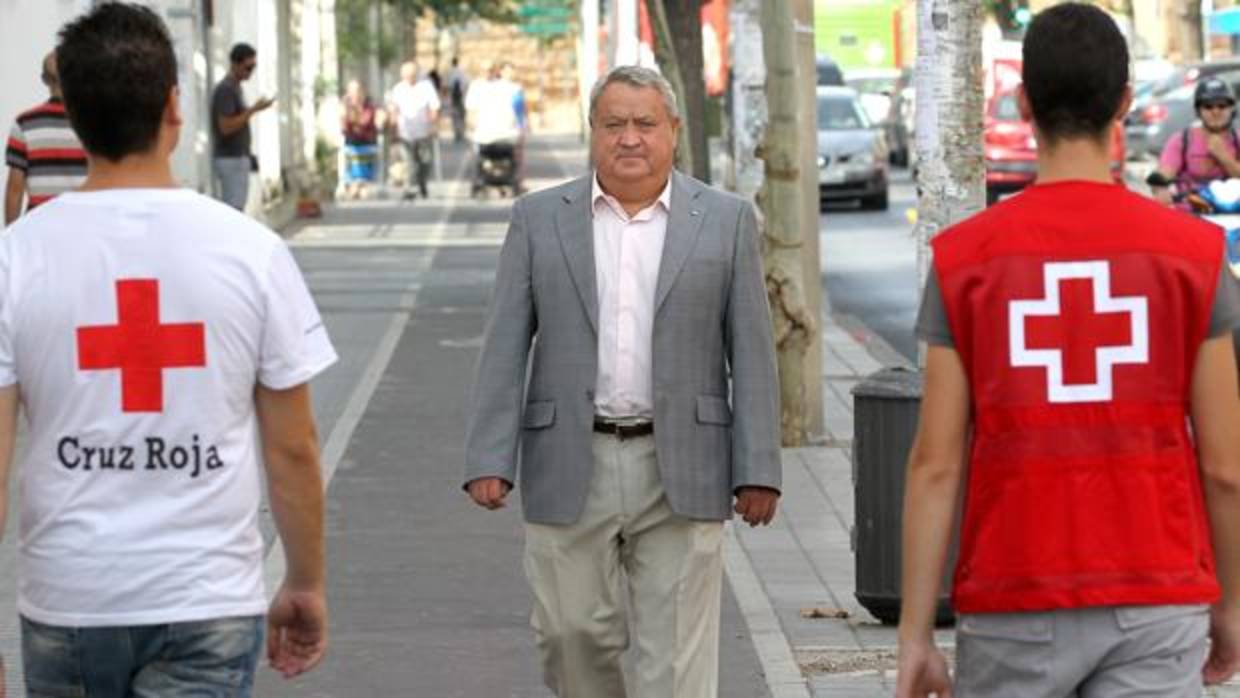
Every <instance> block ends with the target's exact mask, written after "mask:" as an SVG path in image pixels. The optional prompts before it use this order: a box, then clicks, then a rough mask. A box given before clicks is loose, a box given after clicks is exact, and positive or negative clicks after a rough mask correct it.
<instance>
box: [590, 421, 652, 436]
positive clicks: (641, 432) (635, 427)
mask: <svg viewBox="0 0 1240 698" xmlns="http://www.w3.org/2000/svg"><path fill="white" fill-rule="evenodd" d="M594 431H596V432H598V433H600V434H611V435H612V436H615V437H616V438H618V439H632V438H635V437H638V436H650V435H651V434H653V433H654V422H611V421H608V420H606V419H595V420H594Z"/></svg>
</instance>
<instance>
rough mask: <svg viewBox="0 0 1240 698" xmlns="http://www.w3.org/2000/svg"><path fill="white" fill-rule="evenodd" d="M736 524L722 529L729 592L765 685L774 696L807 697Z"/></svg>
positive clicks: (807, 694) (784, 697) (802, 682)
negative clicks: (737, 532)
mask: <svg viewBox="0 0 1240 698" xmlns="http://www.w3.org/2000/svg"><path fill="white" fill-rule="evenodd" d="M735 525H736V524H734V523H729V524H728V525H727V526H726V527H725V529H724V539H723V548H724V550H723V564H724V568H725V569H726V570H727V573H728V581H729V582H731V583H732V592H733V593H734V594H736V604H737V605H738V606H740V609H741V615H742V616H743V617H744V618H745V625H747V626H749V636H750V638H751V639H752V640H753V647H754V650H755V651H756V652H757V653H758V661H759V662H761V664H762V673H763V674H764V675H765V676H766V685H767V688H769V689H771V696H772V697H773V698H810V693H809V686H808V684H807V683H806V681H805V677H804V676H802V675H801V667H800V666H799V665H798V664H797V662H796V659H794V658H793V656H792V648H791V646H790V645H789V644H788V636H786V635H784V629H783V626H781V625H780V624H779V618H778V617H777V616H776V615H775V609H773V608H771V602H770V599H768V598H767V596H766V591H765V590H764V589H763V588H762V582H761V581H760V580H759V579H758V574H757V572H755V571H754V568H753V563H751V562H750V561H749V554H748V553H746V552H745V549H744V548H743V547H742V546H741V542H740V541H739V540H738V539H737V537H736V531H735V529H734V528H733V527H734V526H735Z"/></svg>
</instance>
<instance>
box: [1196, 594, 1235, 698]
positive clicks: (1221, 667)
mask: <svg viewBox="0 0 1240 698" xmlns="http://www.w3.org/2000/svg"><path fill="white" fill-rule="evenodd" d="M1237 669H1240V607H1237V606H1236V604H1234V603H1230V604H1226V605H1224V604H1219V605H1216V606H1215V607H1214V608H1212V609H1210V656H1209V657H1207V658H1206V665H1205V667H1204V668H1203V669H1202V671H1201V673H1202V678H1203V679H1204V680H1205V683H1206V685H1207V686H1215V685H1218V684H1221V683H1223V682H1224V681H1226V680H1227V679H1229V678H1231V676H1232V674H1234V673H1236V670H1237Z"/></svg>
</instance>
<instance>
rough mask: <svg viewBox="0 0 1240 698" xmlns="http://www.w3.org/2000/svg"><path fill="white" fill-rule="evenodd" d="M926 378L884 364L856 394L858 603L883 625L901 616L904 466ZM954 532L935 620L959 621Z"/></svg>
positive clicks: (854, 450) (854, 472)
mask: <svg viewBox="0 0 1240 698" xmlns="http://www.w3.org/2000/svg"><path fill="white" fill-rule="evenodd" d="M921 388H922V376H921V373H920V372H917V371H911V370H908V369H904V368H885V369H882V370H880V371H878V372H877V373H874V374H871V375H870V376H867V377H866V378H865V380H863V381H861V382H860V383H858V384H857V385H856V386H855V387H854V388H853V389H852V395H853V444H852V445H853V448H852V455H853V457H852V480H853V512H854V518H853V530H852V548H853V555H854V561H855V566H856V575H857V584H856V587H857V591H856V596H857V601H858V602H859V603H860V604H861V605H862V606H863V607H864V608H865V609H866V610H867V611H869V612H870V613H872V614H873V615H874V617H875V618H878V619H879V620H880V621H882V622H883V623H887V624H894V623H897V622H899V619H900V547H901V546H900V538H901V534H902V531H901V521H902V520H903V510H904V472H905V468H906V466H907V465H908V454H909V451H910V450H911V449H912V447H913V436H914V435H915V434H916V431H917V412H918V409H919V408H920V406H921ZM955 561H956V537H955V536H954V535H953V536H952V545H951V550H950V552H949V554H948V559H947V565H946V567H945V569H944V574H943V583H942V588H941V593H942V596H941V597H940V598H939V605H938V609H937V611H936V622H937V623H939V624H940V625H944V624H949V623H951V622H952V620H953V619H954V613H953V611H952V607H951V602H950V599H949V596H950V594H951V576H952V568H954V567H955Z"/></svg>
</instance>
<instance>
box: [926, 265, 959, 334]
mask: <svg viewBox="0 0 1240 698" xmlns="http://www.w3.org/2000/svg"><path fill="white" fill-rule="evenodd" d="M917 338H918V339H921V340H924V341H925V342H926V343H927V344H931V345H934V346H939V347H955V346H956V341H955V338H953V337H952V328H951V326H950V325H949V324H948V322H947V309H946V308H944V307H943V293H942V292H941V291H940V290H939V276H938V274H936V273H934V270H933V269H931V270H930V275H929V276H928V277H926V289H925V291H924V292H923V293H922V294H921V310H919V311H918V312H917Z"/></svg>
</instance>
